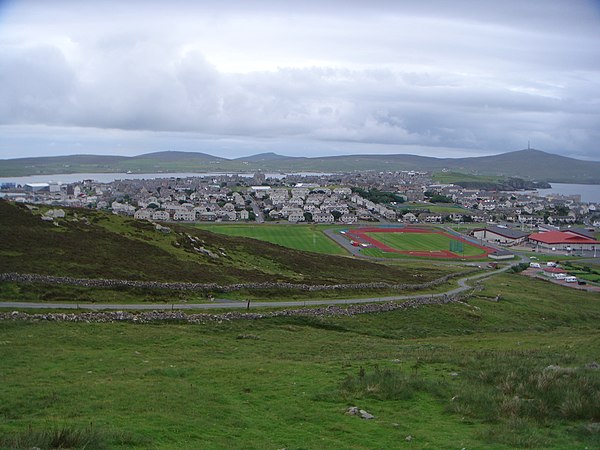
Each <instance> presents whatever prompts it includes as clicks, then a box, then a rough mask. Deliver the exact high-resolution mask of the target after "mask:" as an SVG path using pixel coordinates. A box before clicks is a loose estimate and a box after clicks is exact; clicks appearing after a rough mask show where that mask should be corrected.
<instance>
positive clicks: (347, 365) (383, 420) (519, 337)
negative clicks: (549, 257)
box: [0, 274, 600, 449]
mask: <svg viewBox="0 0 600 450" xmlns="http://www.w3.org/2000/svg"><path fill="white" fill-rule="evenodd" d="M497 294H501V300H500V301H499V302H490V301H489V299H491V298H494V297H495V296H496V295H497ZM599 320H600V299H598V297H597V296H593V295H589V294H586V293H582V292H577V291H574V290H570V289H563V288H557V287H556V286H554V285H551V284H549V283H546V282H543V281H537V280H531V279H529V278H526V277H523V276H521V275H508V274H506V275H500V276H498V277H497V278H494V279H491V280H489V281H487V282H485V284H484V289H483V290H481V291H478V292H477V293H476V294H475V295H474V296H473V297H471V298H469V299H468V304H467V303H462V304H449V305H444V306H429V307H423V308H416V309H409V310H405V311H394V312H390V313H379V314H371V315H361V316H355V317H324V318H300V317H282V318H278V319H266V320H253V321H223V322H222V323H216V322H215V323H210V324H207V325H182V324H175V323H173V324H154V325H134V324H127V323H106V324H93V323H92V324H90V323H53V322H44V321H41V322H36V323H24V322H13V321H5V322H0V336H1V339H0V360H1V361H2V370H1V371H0V381H1V382H2V389H0V448H2V447H11V446H19V445H17V444H19V443H21V444H20V447H21V448H31V447H35V446H37V447H40V448H46V447H45V446H44V445H40V442H47V441H48V440H49V439H50V438H52V437H56V436H57V435H60V436H61V439H62V441H63V442H75V443H77V442H79V443H80V444H79V445H72V447H78V448H82V447H83V446H84V445H82V444H81V442H85V443H86V444H87V447H86V448H130V449H133V448H140V449H141V448H151V449H178V448H181V449H187V448H216V449H219V448H223V449H225V448H227V449H230V448H244V449H264V448H287V449H301V448H304V449H306V448H354V449H372V448H407V449H409V448H432V449H433V448H436V449H437V448H495V449H512V448H544V449H547V448H556V449H564V448H586V447H587V448H599V447H600V429H599V427H598V423H599V422H600V409H598V404H599V403H598V402H599V401H600V370H597V369H591V368H590V369H588V368H586V365H588V364H589V363H591V362H592V361H600V350H599V348H598V345H597V344H598V342H599V341H600V332H599V331H598V327H597V324H598V322H599ZM551 366H552V367H554V368H552V369H549V367H551ZM349 406H359V407H360V408H363V409H365V410H367V411H369V412H370V413H372V414H373V415H374V416H375V419H373V420H361V419H360V418H358V417H353V416H348V415H346V414H345V410H346V409H347V408H348V407H349ZM408 436H410V438H408Z"/></svg>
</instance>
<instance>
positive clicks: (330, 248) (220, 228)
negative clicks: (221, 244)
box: [197, 224, 348, 255]
mask: <svg viewBox="0 0 600 450" xmlns="http://www.w3.org/2000/svg"><path fill="white" fill-rule="evenodd" d="M197 227H198V228H200V229H205V230H208V231H212V232H214V233H221V234H225V235H228V236H239V237H247V238H252V239H258V240H261V241H266V242H270V243H271V244H277V245H281V246H282V247H287V248H292V249H295V250H301V251H307V252H315V253H324V254H328V255H347V254H348V253H347V252H346V251H345V250H344V249H343V248H342V247H340V246H339V245H338V244H337V243H335V242H334V241H332V240H331V239H329V238H328V237H327V236H326V235H325V234H324V233H323V229H324V227H323V226H318V225H280V224H278V225H270V224H261V225H260V226H256V225H254V226H253V225H198V226H197ZM339 228H341V227H339Z"/></svg>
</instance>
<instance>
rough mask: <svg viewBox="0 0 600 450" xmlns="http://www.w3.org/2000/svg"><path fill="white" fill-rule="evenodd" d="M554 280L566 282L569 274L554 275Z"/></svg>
mask: <svg viewBox="0 0 600 450" xmlns="http://www.w3.org/2000/svg"><path fill="white" fill-rule="evenodd" d="M552 278H554V279H556V280H564V279H566V278H567V274H566V273H553V274H552Z"/></svg>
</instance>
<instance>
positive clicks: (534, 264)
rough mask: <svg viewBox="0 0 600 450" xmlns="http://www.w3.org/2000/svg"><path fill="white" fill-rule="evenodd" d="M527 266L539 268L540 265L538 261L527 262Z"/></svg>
mask: <svg viewBox="0 0 600 450" xmlns="http://www.w3.org/2000/svg"><path fill="white" fill-rule="evenodd" d="M529 267H535V268H536V269H541V267H542V266H540V263H534V262H532V263H529Z"/></svg>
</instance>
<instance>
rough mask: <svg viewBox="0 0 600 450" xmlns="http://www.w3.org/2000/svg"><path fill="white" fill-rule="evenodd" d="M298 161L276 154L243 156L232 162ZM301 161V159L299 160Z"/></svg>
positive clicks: (291, 157)
mask: <svg viewBox="0 0 600 450" xmlns="http://www.w3.org/2000/svg"><path fill="white" fill-rule="evenodd" d="M294 159H298V158H295V157H293V156H284V155H278V154H277V153H273V152H269V153H259V154H258V155H252V156H244V157H242V158H236V159H234V160H233V161H247V162H266V161H283V160H294ZM300 159H302V158H300Z"/></svg>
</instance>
